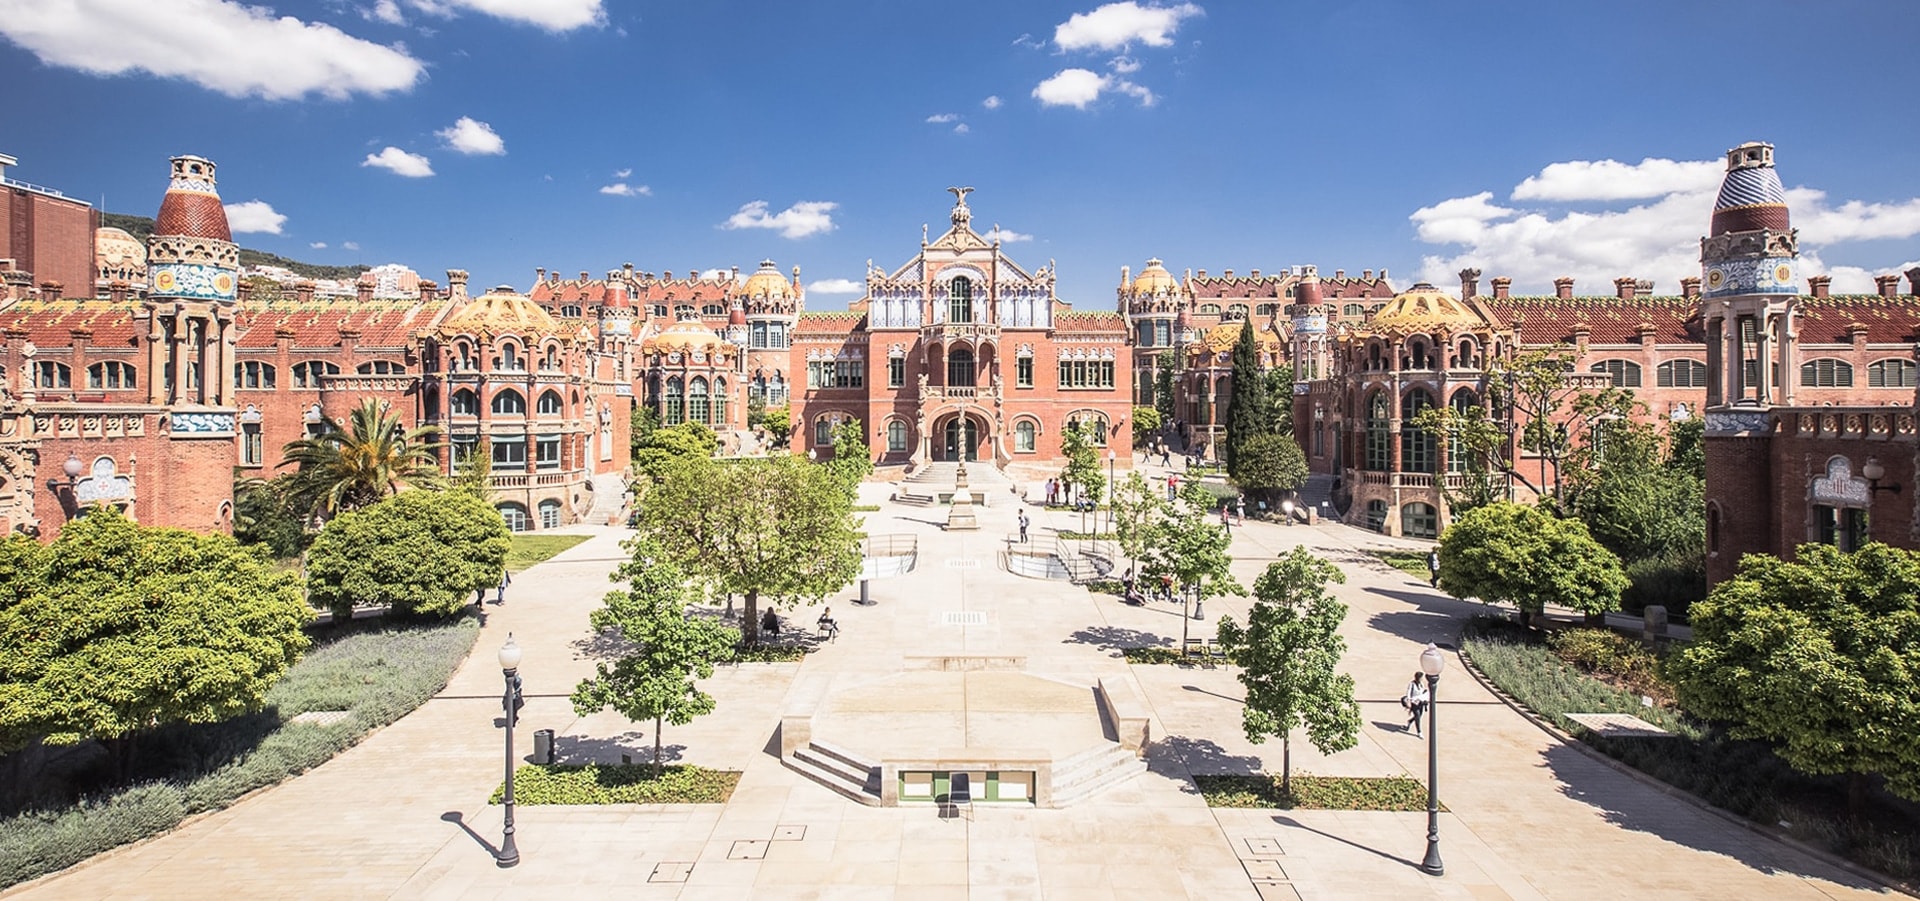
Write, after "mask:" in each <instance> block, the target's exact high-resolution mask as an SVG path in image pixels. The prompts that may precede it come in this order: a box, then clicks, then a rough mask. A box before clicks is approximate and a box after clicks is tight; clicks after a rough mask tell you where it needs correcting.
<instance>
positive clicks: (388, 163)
mask: <svg viewBox="0 0 1920 901" xmlns="http://www.w3.org/2000/svg"><path fill="white" fill-rule="evenodd" d="M360 165H362V166H372V167H374V168H376V169H385V170H387V171H389V172H392V173H393V174H395V175H404V176H406V177H407V178H426V177H427V176H430V175H432V174H433V162H432V161H431V160H428V159H427V158H426V157H424V156H421V155H420V154H417V153H408V152H406V151H405V150H401V149H400V148H398V147H388V148H387V149H385V150H382V151H380V152H379V153H369V154H367V158H366V159H364V160H362V161H361V162H360Z"/></svg>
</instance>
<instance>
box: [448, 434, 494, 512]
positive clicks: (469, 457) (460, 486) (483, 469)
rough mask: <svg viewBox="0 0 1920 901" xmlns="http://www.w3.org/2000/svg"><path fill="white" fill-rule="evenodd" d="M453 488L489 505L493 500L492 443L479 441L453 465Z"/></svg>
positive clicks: (483, 439) (485, 440)
mask: <svg viewBox="0 0 1920 901" xmlns="http://www.w3.org/2000/svg"><path fill="white" fill-rule="evenodd" d="M454 466H455V472H454V475H453V488H454V490H456V491H464V492H466V493H468V494H471V495H473V496H474V497H477V498H479V499H481V500H483V501H487V502H489V503H491V502H492V500H493V442H491V441H488V440H487V439H485V438H482V439H480V440H479V441H478V442H477V443H476V444H475V445H474V447H473V449H472V450H470V451H467V454H466V456H464V457H461V458H460V459H459V460H458V461H457V462H456V463H455V464H454Z"/></svg>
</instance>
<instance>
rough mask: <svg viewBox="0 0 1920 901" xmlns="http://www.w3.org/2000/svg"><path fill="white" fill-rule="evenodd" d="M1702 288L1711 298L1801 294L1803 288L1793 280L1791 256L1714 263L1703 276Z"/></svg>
mask: <svg viewBox="0 0 1920 901" xmlns="http://www.w3.org/2000/svg"><path fill="white" fill-rule="evenodd" d="M1701 287H1702V289H1703V290H1704V293H1705V294H1706V296H1708V297H1732V296H1735V295H1740V294H1795V295H1797V294H1799V293H1800V287H1799V286H1798V285H1796V284H1794V281H1793V260H1792V259H1791V258H1789V257H1761V258H1760V259H1757V260H1723V261H1721V262H1718V263H1711V264H1709V265H1707V266H1706V267H1705V271H1704V272H1703V273H1702V275H1701Z"/></svg>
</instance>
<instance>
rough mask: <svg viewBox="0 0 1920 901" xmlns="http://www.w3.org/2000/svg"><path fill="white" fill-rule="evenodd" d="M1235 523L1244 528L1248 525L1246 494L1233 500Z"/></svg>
mask: <svg viewBox="0 0 1920 901" xmlns="http://www.w3.org/2000/svg"><path fill="white" fill-rule="evenodd" d="M1233 521H1234V522H1235V523H1238V524H1240V525H1243V526H1244V525H1246V524H1247V496H1246V495H1244V494H1243V495H1240V496H1239V497H1236V498H1234V499H1233Z"/></svg>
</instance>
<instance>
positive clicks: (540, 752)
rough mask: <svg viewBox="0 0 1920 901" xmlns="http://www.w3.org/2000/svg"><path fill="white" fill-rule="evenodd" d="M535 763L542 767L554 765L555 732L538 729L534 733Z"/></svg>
mask: <svg viewBox="0 0 1920 901" xmlns="http://www.w3.org/2000/svg"><path fill="white" fill-rule="evenodd" d="M533 762H534V763H536V764H539V765H540V766H546V765H548V764H551V763H553V730H552V729H537V730H535V731H534V733H533Z"/></svg>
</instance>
